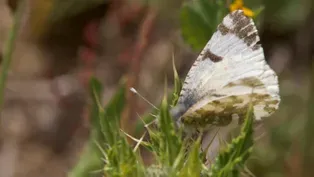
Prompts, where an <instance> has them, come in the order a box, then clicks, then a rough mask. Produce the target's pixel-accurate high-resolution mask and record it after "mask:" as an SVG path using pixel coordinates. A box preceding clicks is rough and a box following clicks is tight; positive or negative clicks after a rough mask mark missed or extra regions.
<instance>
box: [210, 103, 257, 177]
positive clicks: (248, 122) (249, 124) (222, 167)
mask: <svg viewBox="0 0 314 177" xmlns="http://www.w3.org/2000/svg"><path fill="white" fill-rule="evenodd" d="M252 146H253V108H252V107H251V108H250V109H249V110H248V113H247V116H246V118H245V123H244V125H243V127H242V130H241V133H240V135H239V136H238V137H237V138H235V139H233V140H232V142H231V144H229V145H228V147H227V148H226V149H224V150H223V151H221V152H220V154H219V156H218V157H217V159H216V162H215V163H214V165H213V166H212V169H211V174H210V175H211V176H215V177H233V176H239V173H240V170H241V168H243V166H244V163H245V161H246V160H247V159H248V157H249V155H250V153H251V151H252Z"/></svg>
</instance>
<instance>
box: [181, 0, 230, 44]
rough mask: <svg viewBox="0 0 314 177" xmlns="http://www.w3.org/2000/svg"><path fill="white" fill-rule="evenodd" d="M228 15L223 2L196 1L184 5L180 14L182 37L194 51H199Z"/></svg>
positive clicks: (211, 0)
mask: <svg viewBox="0 0 314 177" xmlns="http://www.w3.org/2000/svg"><path fill="white" fill-rule="evenodd" d="M227 13H228V9H227V8H226V4H225V1H223V0H196V1H192V2H189V3H186V4H185V5H184V6H183V7H182V9H181V14H180V19H181V20H180V21H181V30H182V36H183V38H184V39H185V41H186V42H187V43H188V44H190V45H191V47H192V48H193V49H195V50H201V49H202V48H203V47H204V46H205V44H206V43H207V42H208V40H209V39H210V37H211V36H212V35H213V33H214V32H215V31H216V28H217V25H218V24H219V23H220V22H221V21H222V19H223V17H224V16H225V15H226V14H227Z"/></svg>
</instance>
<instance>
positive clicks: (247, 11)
mask: <svg viewBox="0 0 314 177" xmlns="http://www.w3.org/2000/svg"><path fill="white" fill-rule="evenodd" d="M229 9H230V12H232V11H235V10H238V9H241V10H243V13H244V15H246V16H248V17H253V16H254V12H253V11H252V10H251V9H249V8H247V7H245V6H244V4H243V0H235V1H234V2H233V3H232V4H230V6H229Z"/></svg>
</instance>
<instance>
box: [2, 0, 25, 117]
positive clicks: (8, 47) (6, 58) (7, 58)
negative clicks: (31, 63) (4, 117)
mask: <svg viewBox="0 0 314 177" xmlns="http://www.w3.org/2000/svg"><path fill="white" fill-rule="evenodd" d="M24 5H25V0H22V1H20V3H19V5H18V8H17V11H16V14H15V17H14V20H13V25H12V27H11V30H10V33H9V37H8V39H7V40H6V43H5V46H4V47H5V48H4V54H3V61H2V65H1V71H0V72H1V74H0V112H1V111H2V106H3V100H4V99H3V97H4V89H5V82H6V80H7V75H8V71H9V67H10V64H11V59H12V55H13V51H14V48H15V39H16V37H17V33H18V30H19V28H20V21H21V17H22V14H23V13H22V12H23V10H22V8H23V7H24Z"/></svg>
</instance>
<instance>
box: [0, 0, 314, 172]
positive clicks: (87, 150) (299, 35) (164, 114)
mask: <svg viewBox="0 0 314 177" xmlns="http://www.w3.org/2000/svg"><path fill="white" fill-rule="evenodd" d="M22 2H23V1H16V0H9V1H6V2H1V3H2V4H0V5H1V7H4V8H3V9H1V8H0V12H1V13H2V12H7V9H8V8H9V7H10V10H11V12H12V14H14V13H15V14H18V13H19V12H21V13H22V16H21V17H20V18H19V17H18V15H17V19H14V18H12V20H11V22H12V23H10V22H8V23H7V24H8V25H7V26H6V27H5V26H3V27H2V26H0V30H2V29H7V28H8V26H13V27H12V29H10V30H7V32H6V33H4V34H7V35H6V39H7V40H6V41H7V42H6V43H5V44H2V43H3V41H0V44H1V45H0V46H4V47H3V48H4V51H3V53H2V56H3V57H1V58H2V63H1V68H2V69H1V77H0V83H1V85H0V88H3V89H0V91H1V94H4V97H3V98H1V97H0V99H1V100H2V99H3V108H2V109H3V110H2V111H3V114H1V115H2V116H1V132H0V141H1V143H0V145H1V148H0V150H1V151H0V164H1V165H0V169H1V170H0V176H3V177H11V176H21V174H23V176H32V177H33V176H42V175H43V174H51V175H53V173H52V172H56V174H55V175H53V176H60V174H62V175H64V176H66V175H67V176H71V177H76V176H78V177H86V176H103V175H105V176H155V177H159V176H182V177H183V176H221V177H222V176H228V177H229V176H259V177H264V176H265V177H274V176H276V177H277V176H278V177H281V176H289V177H296V176H304V177H307V176H308V177H310V176H312V173H313V169H312V166H313V165H314V155H313V154H314V149H313V141H312V139H313V138H312V134H313V130H312V127H313V126H314V122H313V110H314V108H313V104H314V103H313V100H314V98H313V83H314V81H313V71H312V70H313V69H312V64H311V63H312V59H313V54H314V52H313V51H314V47H313V46H314V36H313V34H314V33H313V30H314V22H313V20H312V19H313V17H314V10H313V7H314V4H313V2H312V1H311V0H304V1H302V2H300V1H299V0H278V1H271V0H264V1H260V0H244V1H241V0H233V1H232V0H194V1H184V2H183V0H182V1H181V0H174V1H171V3H170V2H166V1H159V0H148V1H130V0H121V1H115V0H103V1H100V0H93V1H85V0H80V1H75V2H74V1H73V0H66V1H60V0H49V1H45V2H43V1H25V3H26V4H24V5H23V6H20V7H22V8H17V7H18V6H17V5H16V4H22ZM30 2H31V3H30ZM8 4H9V5H10V6H9V5H8ZM19 9H22V10H19ZM235 9H242V10H244V11H245V12H246V14H247V15H248V16H252V17H253V19H254V21H255V23H256V24H257V27H258V30H259V33H260V36H261V42H262V45H263V47H264V52H265V56H266V60H267V61H268V63H269V64H270V65H271V67H272V68H274V70H275V71H276V72H277V74H278V75H279V79H280V91H281V98H282V103H281V104H280V108H279V110H278V111H277V112H276V114H275V115H273V116H272V117H270V118H267V119H265V120H264V121H263V125H262V126H259V127H257V128H256V127H255V128H254V129H253V122H252V120H253V119H252V118H251V111H248V115H247V118H246V122H245V123H244V124H243V126H242V129H241V131H240V133H238V134H235V135H234V136H233V140H232V141H230V142H229V146H226V147H224V148H222V151H221V153H220V154H219V156H218V157H217V158H216V160H215V161H214V162H213V164H212V165H211V167H210V168H208V167H207V166H206V165H205V164H203V163H204V162H203V159H204V157H203V156H204V154H203V153H201V152H200V141H199V140H196V141H195V142H193V143H190V144H189V147H190V149H189V151H188V154H185V153H186V149H185V148H186V142H185V140H182V139H181V133H180V131H179V132H177V130H175V128H174V125H173V122H172V120H171V117H170V116H169V112H168V111H169V109H171V107H172V106H173V105H175V104H176V100H177V99H178V94H179V91H180V89H181V81H182V80H183V78H184V75H185V73H186V72H187V70H188V68H189V67H190V66H191V65H190V64H191V62H193V60H194V59H195V56H196V55H197V52H199V51H200V50H201V49H202V48H203V46H204V45H205V44H206V43H207V41H208V40H209V39H210V37H211V35H212V34H213V33H214V32H215V30H216V27H217V25H218V23H220V22H221V20H222V18H223V17H224V16H225V15H226V14H227V13H228V12H230V10H235ZM13 12H14V13H13ZM8 14H9V13H8ZM169 16H171V17H170V18H169ZM9 17H10V15H7V16H5V15H3V20H6V19H5V18H9ZM0 18H1V17H0ZM9 21H10V20H9ZM2 24H3V25H4V24H6V23H2ZM170 31H171V33H170ZM178 32H179V36H180V37H178V38H175V37H173V36H175V35H177V34H178ZM10 36H11V37H10ZM15 37H16V38H15ZM181 37H182V38H181ZM0 39H1V38H0ZM181 39H183V40H181ZM169 41H170V42H169ZM12 44H16V50H13V49H14V45H12ZM169 48H171V49H169ZM190 48H191V49H192V50H189V49H190ZM154 51H155V52H154ZM168 51H170V52H168ZM11 52H13V55H11ZM167 53H170V55H166V54H167ZM173 53H174V55H175V57H174V58H175V60H176V63H177V66H176V67H177V68H179V69H178V73H179V74H178V73H177V71H176V69H172V68H171V67H170V69H169V66H170V63H171V58H172V55H173ZM186 53H189V54H186ZM191 53H192V54H191ZM192 55H193V57H194V58H193V57H192ZM178 56H179V57H178ZM146 61H148V62H146ZM9 65H10V66H9ZM173 66H175V64H174V63H173ZM167 67H168V70H167V69H164V68H167ZM161 68H162V69H161ZM169 71H174V72H175V74H174V79H172V77H169V76H170V75H169ZM8 73H9V74H8ZM69 73H70V74H69ZM73 73H75V74H74V75H75V76H74V77H75V78H78V80H80V83H81V85H80V87H82V88H83V89H84V90H85V91H86V92H88V93H89V94H88V95H89V96H88V98H87V97H86V98H85V96H82V95H83V94H81V92H79V93H77V92H74V91H73V90H71V89H68V88H69V85H71V86H73V87H76V85H75V86H74V85H73V84H69V83H68V85H67V84H64V85H65V86H63V85H60V83H61V81H63V80H62V79H60V78H59V77H58V76H60V75H71V74H73ZM161 73H162V74H161ZM164 73H167V76H166V77H167V78H168V79H167V80H168V85H167V84H165V83H164V77H165V74H164ZM11 74H12V75H13V77H12V76H11ZM92 75H96V77H97V79H96V78H93V77H91V76H92ZM150 75H152V76H154V77H150ZM179 75H180V76H179ZM157 76H158V77H157ZM71 77H72V76H71ZM6 78H7V79H6ZM16 78H18V80H17V82H13V83H14V84H15V83H19V84H20V85H18V84H17V85H14V84H13V86H14V87H15V88H13V89H12V88H11V86H12V81H15V79H16ZM43 78H44V81H42V79H43ZM121 78H122V79H121ZM157 78H159V79H157ZM160 78H161V79H160ZM180 78H181V79H180ZM38 80H39V81H38ZM86 81H88V82H86ZM169 81H171V82H169ZM24 82H25V83H28V82H30V83H31V84H24ZM86 83H88V84H86ZM117 85H118V86H117ZM34 86H36V87H34ZM37 86H38V87H37ZM50 87H52V89H51V88H50ZM130 87H137V88H141V92H142V90H145V89H146V91H143V92H144V95H145V96H146V95H147V96H149V97H151V98H150V100H153V102H154V103H157V104H159V103H160V102H161V105H160V106H158V108H159V110H156V109H154V110H153V111H151V110H148V111H147V108H146V109H144V108H145V106H142V107H141V106H139V105H140V104H139V102H141V101H140V100H137V96H136V95H134V94H133V93H131V92H130V91H129V88H130ZM164 87H166V88H165V89H163V88H164ZM168 87H170V90H171V91H170V92H169V91H168V90H169V88H168ZM16 88H20V90H22V91H20V90H19V89H16ZM34 88H35V89H34ZM8 90H9V91H8ZM56 90H57V94H56V93H55V92H56ZM69 90H70V91H71V92H69ZM74 90H75V89H74ZM173 90H174V91H173ZM10 91H13V93H14V94H12V93H11V92H10ZM34 91H35V92H34ZM72 91H73V93H72ZM111 93H115V94H111ZM39 95H41V96H39ZM77 95H80V96H79V98H77ZM151 95H153V96H151ZM160 95H163V96H160ZM7 97H8V98H7ZM81 97H84V99H86V101H87V102H88V101H89V102H88V103H89V104H87V105H85V106H84V107H86V109H87V110H88V111H87V112H89V114H88V116H87V115H85V112H84V110H85V108H84V107H83V106H75V105H76V104H77V103H79V101H77V100H80V99H81ZM33 98H35V99H34V100H36V101H37V99H43V100H45V101H47V100H48V101H49V104H48V108H45V109H43V110H42V109H39V108H37V107H38V106H34V105H33V102H34V100H33ZM26 99H30V100H31V101H30V100H26ZM108 100H110V101H108ZM161 100H162V101H161ZM12 102H13V103H14V104H13V103H12ZM15 102H22V103H26V104H25V105H23V106H21V107H22V109H21V110H22V111H21V110H20V109H18V108H17V107H18V106H17V105H19V104H20V103H18V104H17V103H15ZM39 104H40V105H45V104H43V103H42V102H40V103H39ZM28 105H31V106H28ZM52 105H57V106H56V108H55V107H54V106H52ZM29 107H30V108H29ZM143 107H144V108H143ZM13 108H14V109H13ZM24 109H27V111H26V113H22V112H23V111H24ZM28 109H29V110H28ZM71 111H72V112H71ZM137 113H138V114H137ZM24 114H25V115H27V116H25V117H27V118H21V117H23V116H24ZM32 114H33V115H32ZM22 115H23V116H22ZM156 115H157V116H156ZM47 116H48V118H46V117H47ZM38 117H39V118H38ZM51 117H52V118H51ZM156 117H157V118H156ZM155 119H157V120H158V121H157V122H158V123H157V126H156V127H154V126H151V125H150V126H148V123H149V122H151V121H152V120H155ZM10 121H12V122H10ZM84 121H85V123H84ZM34 122H35V123H34ZM85 124H87V125H85ZM84 125H85V127H84ZM25 127H26V128H25ZM29 127H30V128H29ZM78 127H79V128H78ZM82 127H84V128H82ZM86 127H87V128H86ZM35 129H36V130H35ZM37 129H38V130H37ZM82 129H88V130H89V132H88V135H89V136H88V137H86V136H85V134H86V132H85V131H84V130H82ZM25 132H26V133H25ZM75 132H83V133H81V134H80V133H75ZM82 134H84V135H82ZM138 135H139V136H138ZM253 135H254V136H253ZM76 136H78V137H86V138H85V139H84V138H81V139H79V140H77V139H75V137H76ZM133 136H136V138H135V137H133ZM83 143H84V144H85V145H84V148H81V149H80V148H78V149H75V148H73V147H82V146H83V145H82V144H83ZM28 144H32V145H31V146H26V145H28ZM34 144H36V145H34ZM71 147H72V149H71ZM42 154H44V155H42ZM20 156H22V157H20ZM25 159H26V160H25ZM33 159H34V160H33ZM68 159H71V160H68ZM27 160H29V161H31V162H29V161H27ZM32 160H33V161H32ZM19 163H20V164H22V165H17V164H19ZM31 164H34V166H31ZM27 165H30V166H31V167H27ZM37 166H38V168H37ZM39 166H40V168H39ZM27 168H28V170H26V169H27ZM24 169H25V170H24ZM47 169H50V170H51V171H52V172H48V171H49V170H47ZM36 170H37V171H36ZM42 171H46V173H45V172H42ZM57 172H59V173H57ZM62 175H61V176H62ZM45 176H46V175H45Z"/></svg>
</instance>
